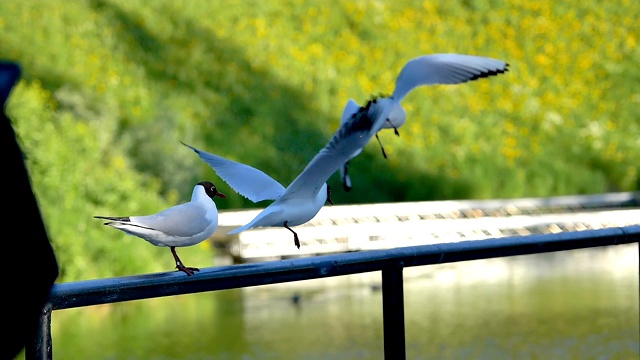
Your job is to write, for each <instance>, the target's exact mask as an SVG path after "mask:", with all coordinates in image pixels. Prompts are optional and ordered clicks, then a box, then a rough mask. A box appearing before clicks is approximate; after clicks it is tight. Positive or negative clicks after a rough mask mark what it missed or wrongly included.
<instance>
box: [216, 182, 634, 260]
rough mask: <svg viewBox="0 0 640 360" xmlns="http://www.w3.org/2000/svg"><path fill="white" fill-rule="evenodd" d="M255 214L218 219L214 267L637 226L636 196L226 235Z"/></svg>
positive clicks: (527, 201)
mask: <svg viewBox="0 0 640 360" xmlns="http://www.w3.org/2000/svg"><path fill="white" fill-rule="evenodd" d="M260 211H262V209H252V210H241V211H221V212H220V216H219V228H218V231H216V234H214V236H213V237H212V238H211V241H212V242H213V244H214V246H215V247H216V249H217V255H216V264H222V263H244V262H254V261H262V260H267V259H269V260H271V259H283V258H292V257H303V256H313V255H319V254H329V253H339V252H350V251H361V250H369V249H386V248H395V247H401V246H412V245H426V244H435V243H446V242H457V241H465V240H480V239H486V238H498V237H504V236H513V235H530V234H547V233H559V232H565V231H580V230H587V229H601V228H607V227H619V226H628V225H635V224H640V193H639V192H621V193H607V194H598V195H581V196H560V197H549V198H521V199H499V200H465V201H458V200H455V201H422V202H401V203H381V204H361V205H333V206H332V205H326V206H324V207H323V208H322V210H320V212H319V213H318V215H316V217H315V218H314V219H312V220H311V221H310V222H308V223H307V224H304V225H301V226H297V227H294V230H295V231H296V232H297V233H298V236H299V238H300V243H301V247H300V249H297V248H296V247H295V246H294V244H293V235H292V234H291V232H289V231H288V230H287V229H284V228H262V229H254V230H247V231H244V232H241V233H239V234H234V235H227V234H226V233H227V232H229V231H231V230H233V229H235V228H237V227H239V226H242V225H244V224H246V223H248V222H249V221H251V220H252V219H253V218H254V217H255V216H256V215H257V214H258V213H259V212H260Z"/></svg>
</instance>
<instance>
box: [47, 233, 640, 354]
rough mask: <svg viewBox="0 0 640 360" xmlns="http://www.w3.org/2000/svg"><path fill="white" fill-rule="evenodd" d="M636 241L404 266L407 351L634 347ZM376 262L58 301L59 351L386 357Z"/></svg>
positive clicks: (611, 350) (639, 342) (638, 348)
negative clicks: (234, 283)
mask: <svg viewBox="0 0 640 360" xmlns="http://www.w3.org/2000/svg"><path fill="white" fill-rule="evenodd" d="M639 274H640V273H639V268H638V245H637V244H630V245H618V246H611V247H605V248H594V249H583V250H573V251H566V252H557V253H548V254H539V255H528V256H516V257H508V258H499V259H488V260H476V261H470V262H463V263H456V264H443V265H435V266H423V267H416V268H408V269H405V271H404V278H405V284H404V289H405V323H406V341H407V358H408V359H640V325H639V316H640V315H639V310H638V308H639V302H640V300H639V286H638V282H639ZM380 283H381V281H380V273H379V272H374V273H367V274H359V275H351V276H343V277H335V278H329V279H318V280H309V281H302V282H292V283H287V284H278V285H268V286H259V287H252V288H246V289H238V290H228V291H219V292H211V293H203V294H194V295H183V296H177V297H170V298H159V299H150V300H141V301H132V302H125V303H119V304H111V305H100V306H92V307H88V308H80V309H67V310H60V311H55V312H54V313H53V317H52V334H53V354H54V358H55V359H382V358H383V341H382V339H383V334H382V293H381V291H380Z"/></svg>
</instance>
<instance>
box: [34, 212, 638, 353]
mask: <svg viewBox="0 0 640 360" xmlns="http://www.w3.org/2000/svg"><path fill="white" fill-rule="evenodd" d="M638 221H639V222H640V219H639V220H638ZM639 241H640V225H632V226H625V227H617V228H607V229H599V230H584V231H576V232H561V233H556V234H542V235H529V236H514V237H504V238H499V239H484V240H475V241H462V242H454V243H442V244H432V245H420V246H409V247H399V248H394V249H384V250H369V251H361V252H351V253H342V254H336V255H325V256H315V257H308V258H300V259H289V260H280V261H270V262H262V263H251V264H242V265H231V266H221V267H210V268H205V269H202V270H201V271H200V272H198V273H197V274H196V275H194V276H190V277H187V276H185V274H184V273H181V272H177V271H176V272H164V273H155V274H146V275H139V276H127V277H119V278H108V279H97V280H87V281H78V282H69V283H60V284H56V285H54V286H53V289H52V291H51V295H50V300H49V302H48V303H47V305H46V306H45V308H44V310H43V314H42V317H41V323H40V328H39V332H38V334H37V336H36V339H34V341H33V344H32V345H31V346H29V347H27V349H26V352H25V355H26V359H28V360H31V359H52V358H53V350H54V349H53V343H52V338H51V313H52V311H55V310H62V309H69V308H77V307H84V306H92V305H100V304H109V303H115V302H123V301H131V300H142V299H150V298H157V297H163V296H175V295H184V294H193V293H200V292H207V291H217V290H226V289H235V288H242V287H249V286H257V285H268V284H277V283H284V282H290V281H301V280H310V279H319V278H326V277H332V276H343V275H351V274H358V273H365V272H373V271H381V276H382V297H383V301H382V307H383V336H384V357H385V359H404V358H406V352H405V326H404V294H403V289H404V283H403V269H404V268H406V267H413V266H425V265H434V264H442V263H451V262H460V261H468V260H478V259H488V258H496V257H505V256H514V255H528V254H538V253H545V252H553V251H565V250H573V249H580V248H589V247H597V246H610V245H619V244H628V243H637V242H639Z"/></svg>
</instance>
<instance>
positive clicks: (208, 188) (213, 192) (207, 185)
mask: <svg viewBox="0 0 640 360" xmlns="http://www.w3.org/2000/svg"><path fill="white" fill-rule="evenodd" d="M198 185H202V187H204V191H205V192H206V193H207V195H209V197H210V198H211V199H213V198H214V197H216V196H217V197H221V198H223V199H224V198H226V197H227V196H226V195H225V194H223V193H221V192H220V191H218V188H217V187H216V186H215V185H213V183H212V182H211V181H201V182H199V183H198Z"/></svg>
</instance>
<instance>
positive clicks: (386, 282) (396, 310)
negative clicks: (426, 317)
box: [382, 267, 407, 360]
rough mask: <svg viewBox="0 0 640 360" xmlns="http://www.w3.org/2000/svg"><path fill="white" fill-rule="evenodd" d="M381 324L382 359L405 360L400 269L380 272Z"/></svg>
mask: <svg viewBox="0 0 640 360" xmlns="http://www.w3.org/2000/svg"><path fill="white" fill-rule="evenodd" d="M382 322H383V328H384V329H383V335H384V358H385V359H387V360H391V359H394V360H396V359H399V360H402V359H406V357H407V354H406V349H405V337H404V284H403V278H402V267H390V268H386V269H383V270H382Z"/></svg>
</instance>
